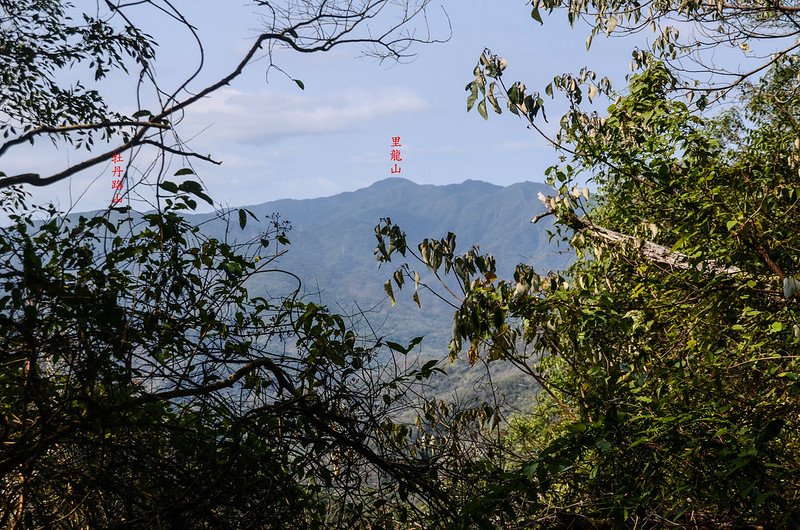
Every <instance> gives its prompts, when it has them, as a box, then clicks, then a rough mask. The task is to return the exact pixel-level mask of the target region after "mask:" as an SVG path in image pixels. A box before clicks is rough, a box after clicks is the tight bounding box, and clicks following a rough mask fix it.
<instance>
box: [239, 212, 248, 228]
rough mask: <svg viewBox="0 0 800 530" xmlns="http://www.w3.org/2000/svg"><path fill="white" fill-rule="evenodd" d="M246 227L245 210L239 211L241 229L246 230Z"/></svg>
mask: <svg viewBox="0 0 800 530" xmlns="http://www.w3.org/2000/svg"><path fill="white" fill-rule="evenodd" d="M245 226H247V214H246V213H245V211H244V210H239V228H241V229H242V230H244V227H245Z"/></svg>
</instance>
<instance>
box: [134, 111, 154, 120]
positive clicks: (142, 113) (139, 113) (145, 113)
mask: <svg viewBox="0 0 800 530" xmlns="http://www.w3.org/2000/svg"><path fill="white" fill-rule="evenodd" d="M152 115H153V113H152V112H150V111H149V110H145V109H142V110H137V111H136V112H134V113H133V117H134V118H141V117H142V116H152Z"/></svg>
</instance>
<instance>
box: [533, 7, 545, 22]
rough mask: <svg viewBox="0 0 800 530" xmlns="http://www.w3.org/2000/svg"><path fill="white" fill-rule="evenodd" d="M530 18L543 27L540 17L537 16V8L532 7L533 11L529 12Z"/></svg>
mask: <svg viewBox="0 0 800 530" xmlns="http://www.w3.org/2000/svg"><path fill="white" fill-rule="evenodd" d="M531 18H532V19H533V20H535V21H536V22H538V23H539V24H541V25H544V22H542V15H540V14H539V8H538V7H534V8H533V10H532V11H531Z"/></svg>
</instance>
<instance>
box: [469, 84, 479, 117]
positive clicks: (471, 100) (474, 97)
mask: <svg viewBox="0 0 800 530" xmlns="http://www.w3.org/2000/svg"><path fill="white" fill-rule="evenodd" d="M477 99H478V89H477V88H476V89H475V90H473V91H472V94H470V95H469V97H467V112H469V111H471V110H472V106H473V105H474V104H475V100H477Z"/></svg>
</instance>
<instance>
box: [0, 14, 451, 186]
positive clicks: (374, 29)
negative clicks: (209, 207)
mask: <svg viewBox="0 0 800 530" xmlns="http://www.w3.org/2000/svg"><path fill="white" fill-rule="evenodd" d="M429 3H430V0H419V1H414V0H410V1H408V2H405V1H403V2H392V1H389V0H363V1H360V2H355V3H354V2H339V1H333V2H332V1H329V0H308V1H304V2H291V1H287V2H268V1H262V0H258V1H257V2H256V5H257V6H258V7H261V8H262V10H263V17H262V18H261V20H262V23H263V25H264V27H263V29H262V31H261V32H260V33H259V34H258V35H256V36H255V39H254V41H253V44H252V45H251V47H250V49H249V50H248V51H247V53H245V55H244V56H243V57H242V60H241V61H240V62H239V63H238V64H237V65H236V66H235V67H234V68H233V69H232V70H231V71H230V73H228V74H227V75H225V76H223V77H222V78H220V79H219V80H217V81H216V82H214V83H212V84H210V85H208V86H205V87H196V86H193V85H192V82H193V81H194V80H195V79H196V78H197V77H198V75H199V74H200V73H201V70H202V68H203V65H204V61H203V58H204V47H203V42H202V40H201V37H200V35H198V33H197V31H196V29H195V28H194V26H192V24H191V23H190V21H189V20H188V19H187V18H186V17H185V16H184V15H183V14H182V13H181V12H180V11H178V10H177V9H176V8H175V7H174V6H173V5H172V3H170V2H167V1H161V0H147V1H145V2H135V3H124V4H123V3H120V2H111V1H106V2H105V3H104V5H103V8H102V9H101V8H100V7H99V5H98V8H97V10H95V11H91V12H85V11H76V10H75V8H74V6H73V5H72V4H71V3H69V2H63V1H61V0H21V1H16V0H15V1H9V0H3V1H2V2H0V24H2V28H3V31H2V33H0V58H2V62H1V63H0V64H1V66H0V76H2V80H3V83H2V85H3V86H2V89H0V90H2V92H0V94H2V97H3V101H4V108H3V113H4V114H5V116H6V117H5V119H4V120H3V122H2V124H0V132H2V134H3V138H4V143H2V144H0V160H2V156H3V155H6V154H7V153H8V152H9V151H10V150H11V149H12V148H14V147H15V146H18V145H20V144H24V143H26V142H31V143H33V142H35V141H37V140H40V139H42V138H49V139H51V140H52V141H53V142H56V143H57V142H64V143H66V144H67V145H69V146H74V147H75V148H81V147H85V148H87V149H88V150H90V151H91V150H92V148H93V146H94V145H95V141H102V142H107V143H109V144H111V147H110V148H108V149H107V150H105V151H104V152H102V153H93V154H92V156H89V157H87V158H85V159H84V160H82V161H80V162H77V163H75V164H72V165H71V166H69V167H67V168H64V169H63V170H61V171H58V172H56V173H54V174H52V175H45V176H43V175H41V174H40V172H38V171H37V170H36V168H32V169H31V171H30V172H26V173H22V174H18V175H5V173H2V172H0V188H6V187H9V186H12V185H16V184H23V183H24V184H29V185H33V186H47V185H49V184H52V183H55V182H58V181H60V180H63V179H66V178H69V177H71V176H72V175H75V174H77V173H79V172H81V171H85V170H86V169H88V168H91V167H93V166H95V165H97V164H101V163H105V162H107V161H108V160H109V159H110V158H111V157H112V155H114V154H120V153H123V152H126V151H130V150H135V152H138V151H139V150H141V148H142V147H143V146H153V147H155V148H156V154H157V156H166V155H170V154H171V155H176V156H181V157H186V158H196V159H200V160H204V161H207V162H216V161H214V160H213V159H212V158H211V157H210V156H207V155H202V154H199V153H196V152H194V151H192V150H191V148H189V147H188V146H187V145H186V144H185V143H184V142H182V141H181V140H180V136H179V134H178V124H179V123H180V121H181V118H182V116H183V115H184V113H185V112H186V111H187V110H188V109H189V108H190V107H191V106H192V105H193V104H195V103H196V102H197V101H200V100H201V99H202V98H204V97H206V96H208V95H209V94H212V93H214V92H215V91H217V90H219V89H220V88H222V87H224V86H226V85H228V84H229V83H231V82H232V81H234V80H235V79H236V78H237V77H238V76H239V75H241V74H242V72H243V70H244V69H245V68H246V67H247V66H248V65H249V64H250V63H251V62H253V60H254V59H256V58H257V55H258V54H259V53H260V52H261V51H262V50H265V51H266V54H267V57H268V58H269V59H270V61H269V66H268V70H269V69H278V70H280V68H279V67H278V66H277V65H276V64H275V63H274V62H273V53H274V52H275V51H276V50H278V49H281V48H285V49H288V50H292V51H294V52H297V53H318V52H326V51H329V50H332V49H334V48H336V47H339V46H342V45H361V46H363V47H364V53H365V54H366V55H369V56H373V57H377V58H379V59H381V60H386V59H389V60H398V61H400V60H403V59H407V58H409V57H411V56H413V52H412V51H411V49H410V47H411V46H412V45H413V44H417V43H431V42H441V41H437V40H436V39H434V38H433V37H432V36H431V33H430V31H429V30H428V28H425V30H426V31H425V34H424V36H421V37H420V36H417V32H416V31H415V28H412V27H411V24H412V21H413V20H415V19H419V18H425V17H424V15H425V13H426V9H427V7H428V4H429ZM143 9H149V10H150V12H151V13H152V14H154V15H163V16H167V17H169V18H171V19H173V20H174V22H175V24H177V25H178V27H179V28H182V29H183V30H185V31H187V32H189V33H190V34H191V35H192V37H193V38H194V40H195V41H196V42H197V56H198V59H199V66H198V68H197V69H196V70H195V71H194V72H193V73H192V74H191V75H190V76H189V77H188V78H187V79H185V80H184V81H183V82H181V83H180V84H179V85H178V86H177V87H175V88H169V87H163V86H161V85H160V83H159V80H158V77H157V76H156V74H155V72H154V70H153V64H154V62H155V59H156V54H155V49H156V44H157V43H155V42H154V41H153V39H152V37H150V36H149V35H148V34H147V33H146V32H145V31H144V30H143V29H142V28H141V27H140V26H139V25H137V24H136V23H134V20H136V19H137V16H141V13H140V11H141V10H143ZM77 16H80V18H81V19H82V22H80V23H76V22H74V20H73V19H74V18H75V17H77ZM376 21H377V22H376ZM381 24H383V26H381ZM87 63H88V64H87ZM134 67H135V68H137V69H138V70H139V72H138V75H137V76H135V79H136V81H135V84H134V85H133V86H132V88H135V91H136V94H137V101H138V102H139V104H140V105H148V106H150V105H156V106H157V108H156V107H151V109H150V110H148V109H146V108H140V109H137V110H136V111H135V112H134V113H133V115H131V116H127V115H125V114H124V113H122V112H119V111H115V110H113V109H110V108H109V107H108V105H107V103H106V98H105V97H104V96H103V94H101V93H100V92H99V91H98V90H97V89H88V88H86V86H85V83H82V82H77V83H74V84H67V83H65V82H64V81H63V80H62V79H63V76H62V75H60V74H63V72H64V71H65V70H67V69H74V68H88V69H89V70H91V71H92V73H93V74H94V81H98V80H102V79H103V78H105V77H107V76H108V75H109V74H110V73H111V72H118V71H124V72H126V73H127V72H128V69H129V68H131V69H132V68H134ZM280 71H281V72H283V70H280ZM85 81H86V80H85ZM294 81H295V83H297V85H298V87H299V88H301V89H302V88H303V82H302V81H301V80H299V79H295V80H294ZM87 84H88V83H87ZM134 158H135V157H131V159H130V160H128V163H132V160H133V159H134ZM0 171H1V170H0ZM129 184H133V183H129Z"/></svg>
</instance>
